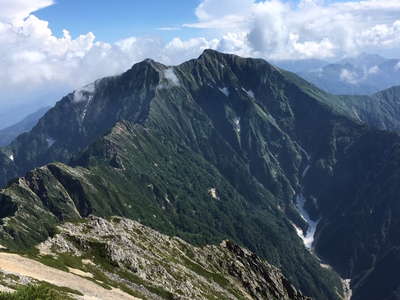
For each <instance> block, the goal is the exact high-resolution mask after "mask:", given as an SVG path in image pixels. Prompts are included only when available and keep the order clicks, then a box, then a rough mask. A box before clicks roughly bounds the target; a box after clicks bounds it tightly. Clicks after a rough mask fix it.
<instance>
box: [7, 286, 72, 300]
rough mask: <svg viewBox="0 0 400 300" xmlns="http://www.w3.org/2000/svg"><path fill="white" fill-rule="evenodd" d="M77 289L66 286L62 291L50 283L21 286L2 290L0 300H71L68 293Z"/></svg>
mask: <svg viewBox="0 0 400 300" xmlns="http://www.w3.org/2000/svg"><path fill="white" fill-rule="evenodd" d="M71 292H73V293H74V294H76V292H75V291H72V290H70V289H67V288H64V289H62V291H61V290H60V289H59V288H57V289H55V288H54V287H52V286H50V285H48V284H39V285H28V286H21V287H20V288H18V289H17V290H16V291H15V292H12V293H7V292H0V300H69V299H71V300H72V299H73V298H72V297H70V296H68V295H67V293H71Z"/></svg>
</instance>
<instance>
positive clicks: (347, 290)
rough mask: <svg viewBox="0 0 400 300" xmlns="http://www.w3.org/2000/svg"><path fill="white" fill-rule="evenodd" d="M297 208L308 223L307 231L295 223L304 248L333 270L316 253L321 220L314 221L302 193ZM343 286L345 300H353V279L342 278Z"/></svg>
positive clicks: (307, 168) (305, 172)
mask: <svg viewBox="0 0 400 300" xmlns="http://www.w3.org/2000/svg"><path fill="white" fill-rule="evenodd" d="M310 167H311V165H310V164H307V166H306V167H305V168H304V171H303V172H302V176H301V179H302V180H303V179H304V178H305V177H306V176H307V173H308V171H309V169H310ZM301 183H302V182H301ZM294 202H295V206H296V208H297V211H298V213H299V215H300V216H301V218H302V219H303V221H304V222H305V223H306V229H301V228H300V227H298V226H297V225H295V224H294V223H293V226H294V228H295V229H296V232H297V234H298V236H299V237H300V238H301V239H302V240H303V243H304V246H305V247H306V248H307V249H308V250H309V251H310V252H311V253H312V254H313V255H315V256H316V257H317V259H318V260H320V261H321V266H323V267H324V268H329V269H330V268H332V266H330V265H328V264H326V263H325V262H323V261H322V259H321V258H320V257H318V254H317V253H316V252H315V249H314V247H313V246H314V245H313V244H314V240H315V235H316V232H317V227H318V223H319V222H320V219H319V218H318V219H316V220H313V219H312V218H311V216H310V214H309V213H308V211H307V208H306V198H305V197H304V195H303V194H302V191H300V192H298V194H297V195H296V197H295V200H294ZM341 280H342V284H343V291H344V295H343V300H351V296H352V290H351V279H345V278H342V279H341Z"/></svg>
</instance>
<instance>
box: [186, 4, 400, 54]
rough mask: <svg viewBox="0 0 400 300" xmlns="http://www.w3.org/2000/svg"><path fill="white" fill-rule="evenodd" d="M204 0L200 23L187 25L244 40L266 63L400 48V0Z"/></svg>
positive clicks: (200, 10) (201, 7) (199, 11)
mask: <svg viewBox="0 0 400 300" xmlns="http://www.w3.org/2000/svg"><path fill="white" fill-rule="evenodd" d="M219 2H220V0H204V1H203V2H202V3H201V4H200V5H199V7H198V9H197V16H198V22H197V23H194V24H186V25H185V26H187V27H193V28H207V29H214V30H221V31H222V33H223V34H224V35H225V34H226V30H231V31H233V32H235V33H236V34H239V33H240V34H241V35H242V36H245V40H244V41H243V43H244V44H247V46H246V47H247V48H250V49H251V50H252V54H253V55H255V56H262V57H265V58H270V59H285V58H291V59H293V58H294V59H296V58H297V59H298V58H330V57H343V56H351V55H356V54H358V53H359V52H361V51H363V50H365V49H367V50H371V51H374V50H379V49H382V48H400V31H399V28H400V17H399V16H400V1H398V0H386V1H378V0H364V1H354V0H353V1H350V0H349V1H347V2H333V3H332V2H330V3H328V4H326V2H325V1H323V0H302V1H300V2H299V3H298V4H297V5H295V4H293V3H292V2H288V1H283V0H266V1H258V2H256V1H250V0H246V1H233V5H220V6H217V5H218V3H219Z"/></svg>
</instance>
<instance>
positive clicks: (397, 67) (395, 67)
mask: <svg viewBox="0 0 400 300" xmlns="http://www.w3.org/2000/svg"><path fill="white" fill-rule="evenodd" d="M394 69H395V70H396V71H398V70H400V61H399V62H398V63H397V64H396V65H395V66H394Z"/></svg>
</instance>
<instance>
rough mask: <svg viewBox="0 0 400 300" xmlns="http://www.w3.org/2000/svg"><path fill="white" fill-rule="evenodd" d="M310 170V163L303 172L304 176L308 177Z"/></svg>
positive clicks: (302, 175)
mask: <svg viewBox="0 0 400 300" xmlns="http://www.w3.org/2000/svg"><path fill="white" fill-rule="evenodd" d="M308 170H310V165H307V167H306V168H305V169H304V171H303V174H301V177H302V178H304V177H306V175H307V173H308Z"/></svg>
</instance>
